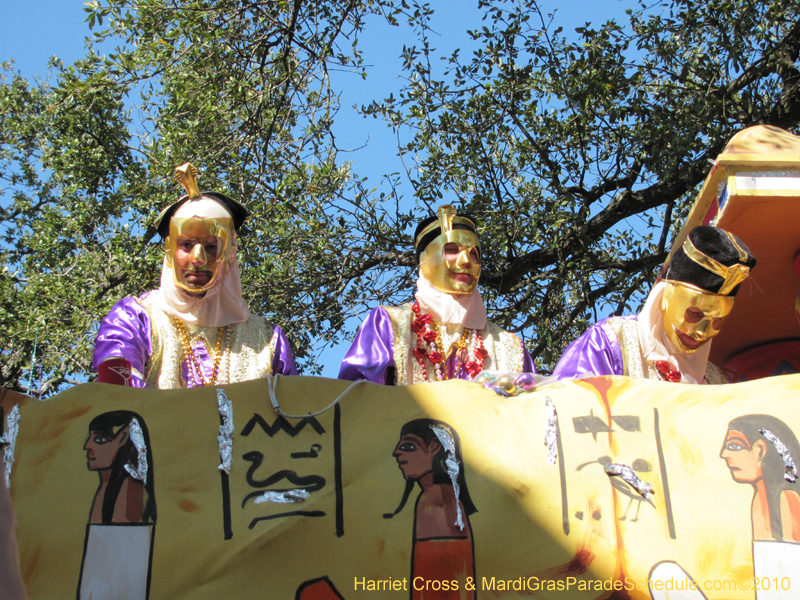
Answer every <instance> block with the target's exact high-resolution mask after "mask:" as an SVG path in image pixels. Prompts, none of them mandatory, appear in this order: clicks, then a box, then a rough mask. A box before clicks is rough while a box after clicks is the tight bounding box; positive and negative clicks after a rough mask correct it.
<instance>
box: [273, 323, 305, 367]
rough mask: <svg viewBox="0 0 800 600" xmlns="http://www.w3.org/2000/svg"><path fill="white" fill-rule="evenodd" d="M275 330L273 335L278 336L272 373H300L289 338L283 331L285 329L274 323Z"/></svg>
mask: <svg viewBox="0 0 800 600" xmlns="http://www.w3.org/2000/svg"><path fill="white" fill-rule="evenodd" d="M273 327H274V329H275V331H274V333H273V334H272V335H276V336H278V339H277V341H276V343H275V354H273V355H272V374H273V375H275V374H276V373H280V374H281V375H299V373H298V372H297V366H296V365H295V364H294V354H293V353H292V347H291V346H290V345H289V339H288V338H287V337H286V334H285V333H283V329H281V328H280V327H278V326H277V325H273Z"/></svg>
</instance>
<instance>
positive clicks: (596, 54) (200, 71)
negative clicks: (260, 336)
mask: <svg viewBox="0 0 800 600" xmlns="http://www.w3.org/2000/svg"><path fill="white" fill-rule="evenodd" d="M480 6H481V8H482V10H483V11H485V12H484V19H483V22H482V23H476V24H475V26H474V29H473V30H472V31H471V32H470V35H471V37H472V41H473V43H474V47H475V50H474V52H472V53H471V54H470V55H469V56H466V53H464V54H465V56H462V53H461V52H456V53H454V54H453V55H452V56H440V55H438V54H437V52H436V50H435V48H434V47H433V46H432V45H431V39H432V37H431V36H432V32H431V30H430V28H429V21H428V19H429V18H430V16H431V10H432V9H431V8H430V7H429V6H427V5H420V4H414V3H412V2H409V1H408V0H360V1H354V0H320V1H316V2H309V1H304V0H294V1H283V0H281V1H276V2H268V3H265V2H256V1H255V0H193V1H192V2H185V1H178V0H136V1H130V0H128V1H125V0H102V1H101V0H95V1H94V2H92V3H89V5H88V7H87V11H88V19H87V20H88V21H89V24H90V25H91V26H92V27H93V37H92V38H90V45H89V49H88V52H87V55H86V57H85V58H83V59H82V60H80V61H77V62H76V63H75V64H73V65H63V64H61V63H60V62H58V61H54V63H53V64H52V67H53V69H54V70H55V72H56V84H55V85H53V86H49V85H47V84H44V83H32V82H29V81H26V80H25V79H24V78H22V77H21V76H19V75H18V74H15V73H14V72H13V71H12V69H11V66H10V65H8V64H6V65H4V68H3V71H2V73H4V75H2V79H0V119H2V126H0V179H2V188H0V194H1V195H0V223H2V226H3V227H2V229H0V236H2V244H1V245H0V252H1V253H2V264H3V271H2V274H0V330H1V331H3V333H4V335H3V338H2V344H3V345H2V346H1V347H0V385H3V386H5V387H11V388H14V389H17V390H20V391H32V392H34V393H39V394H45V395H47V394H49V393H52V392H53V391H55V390H58V389H59V388H60V387H63V386H64V385H68V384H69V383H71V382H74V381H75V380H76V379H79V378H80V377H81V376H84V375H85V374H87V373H88V372H89V370H90V369H89V361H90V358H91V345H92V338H93V329H94V327H95V325H96V322H97V321H98V319H99V318H101V317H102V316H103V315H104V314H105V313H106V312H107V311H108V310H109V309H110V306H111V305H112V304H113V303H114V302H115V301H116V300H118V299H119V298H120V297H122V296H125V295H131V294H139V293H141V292H143V291H145V290H147V289H151V288H153V287H155V286H156V285H157V279H158V274H159V271H160V268H159V267H160V260H161V256H162V250H161V246H160V245H159V244H157V243H155V242H156V240H155V239H154V235H155V234H154V232H153V231H152V229H151V228H150V223H151V222H152V219H153V218H154V217H155V215H156V214H157V213H158V211H159V210H160V209H161V208H163V207H164V206H166V205H167V204H169V203H170V202H172V201H174V199H175V197H176V194H177V191H176V189H175V186H174V184H173V183H172V181H171V178H170V174H171V170H172V168H173V167H174V166H175V165H177V164H180V163H183V162H186V161H187V160H188V161H192V162H194V163H195V164H197V165H198V166H201V167H203V169H204V170H203V172H202V179H201V187H202V188H204V189H215V190H219V191H225V192H228V193H230V194H231V195H232V196H234V197H236V198H239V199H241V200H242V201H243V202H244V203H245V204H247V205H248V207H249V208H250V209H251V211H252V212H253V217H252V218H251V219H250V220H249V221H248V224H247V225H246V230H245V231H244V234H243V236H242V238H241V240H240V248H241V252H240V254H241V257H240V260H241V262H242V264H243V269H242V270H243V275H244V288H245V295H246V300H247V301H248V302H249V303H250V306H251V308H252V309H253V310H254V311H255V312H260V313H263V314H265V315H267V316H268V317H269V318H271V319H272V320H274V321H275V322H277V323H279V324H281V325H282V326H284V327H285V328H286V329H287V331H288V333H289V335H290V337H291V339H292V340H293V342H294V345H295V350H296V353H297V354H298V356H299V357H300V358H301V362H302V363H304V364H305V365H306V366H307V367H308V368H307V370H306V372H311V371H313V364H314V357H315V355H316V353H317V352H318V350H319V349H320V348H321V347H322V346H324V345H325V344H330V343H335V342H337V341H340V340H342V339H347V338H349V337H351V336H352V333H353V332H352V330H349V329H348V328H349V327H350V326H351V324H352V320H351V321H350V322H349V323H348V317H350V316H352V315H354V314H359V313H362V312H364V311H365V310H366V309H367V308H368V307H373V306H375V305H376V304H379V303H397V302H401V301H404V300H407V299H408V298H409V297H410V295H411V290H412V288H413V279H414V276H413V269H411V268H409V267H412V266H413V262H414V260H413V252H412V248H411V239H410V235H409V228H410V226H411V224H413V223H414V222H415V221H416V219H418V218H420V216H423V215H424V214H427V213H428V212H429V211H430V210H431V209H432V208H434V207H435V206H436V205H437V204H438V203H440V199H441V198H446V199H448V200H454V201H455V202H456V203H457V204H460V205H461V207H462V208H463V209H464V210H466V211H468V212H471V213H472V214H475V215H476V216H478V217H479V219H480V220H481V222H482V223H483V231H482V241H483V246H484V250H483V257H484V263H485V264H484V273H483V276H482V284H483V289H484V292H485V296H486V298H487V301H488V303H489V306H490V308H491V309H492V312H493V316H494V317H495V318H496V319H497V320H498V321H499V322H501V323H502V324H504V325H506V326H508V327H510V328H512V329H515V330H519V331H521V332H523V333H524V334H525V335H526V337H527V339H528V343H529V346H530V348H531V349H532V350H533V352H534V355H535V356H536V358H537V360H538V362H539V364H540V365H544V366H545V367H546V366H547V365H548V364H550V365H551V364H552V361H553V360H554V359H556V358H557V357H558V355H560V353H561V351H562V349H563V347H564V346H565V344H566V342H568V341H569V340H570V339H572V338H573V337H574V336H575V335H577V334H578V333H579V332H580V331H581V330H582V329H584V328H585V327H586V325H587V323H588V321H589V320H591V319H593V318H595V317H596V314H597V311H598V310H600V311H602V310H609V308H607V307H610V310H612V311H615V312H621V311H624V310H626V309H631V308H635V306H634V301H635V300H636V298H637V297H638V294H641V292H642V290H644V289H646V288H647V286H648V284H649V283H651V282H652V279H653V274H654V268H655V267H656V266H658V265H659V264H660V263H661V262H662V261H663V260H664V258H665V256H666V251H667V249H668V245H669V241H670V237H671V235H672V234H673V233H674V231H675V229H676V227H677V226H678V224H679V222H680V220H681V218H682V217H683V216H684V215H685V213H686V210H687V206H688V204H689V203H690V202H691V200H692V198H693V195H694V193H695V191H696V189H697V187H698V184H699V183H700V182H702V180H703V178H704V177H705V174H706V172H707V170H708V167H709V165H708V159H713V158H714V157H715V156H716V155H717V154H718V153H719V152H720V151H721V149H722V147H723V146H724V144H725V142H726V141H727V140H728V139H729V138H730V136H731V135H732V134H733V133H735V132H736V131H737V130H739V129H740V128H742V127H744V126H747V125H751V124H756V123H767V124H773V125H777V126H779V127H783V128H786V129H790V130H792V129H794V128H796V126H797V124H798V122H800V107H799V106H798V99H799V98H800V94H799V90H800V88H798V82H800V78H798V70H797V68H798V50H800V18H798V17H800V15H798V12H800V9H799V8H798V6H797V5H796V4H795V3H787V2H778V1H775V2H767V1H756V0H715V1H714V2H709V3H702V4H700V3H694V2H690V1H687V0H674V1H672V2H669V3H664V4H658V5H653V6H650V5H647V6H645V5H642V6H639V7H638V8H637V9H636V10H632V11H630V12H629V14H628V16H627V18H626V19H625V20H619V21H614V20H610V21H608V22H606V23H605V24H603V25H601V26H595V25H590V24H587V25H586V26H585V27H581V28H579V29H578V30H577V31H576V32H575V33H572V32H570V33H569V35H567V34H566V33H565V32H563V31H562V30H561V29H559V28H558V27H557V16H549V15H547V14H546V13H545V12H543V11H542V10H540V9H539V7H538V5H537V4H536V2H534V1H533V0H517V1H514V2H511V1H508V2H504V1H502V0H491V1H490V0H481V1H480ZM370 18H372V20H369V21H368V19H370ZM378 19H380V20H383V21H386V22H389V23H391V24H400V25H402V26H405V27H410V28H411V29H413V31H414V32H415V35H416V41H415V42H414V43H413V44H409V45H407V46H406V47H405V49H404V51H403V59H404V65H405V66H404V69H405V71H406V72H405V76H406V84H405V86H404V88H403V89H402V90H400V91H399V93H398V94H397V96H396V97H395V96H392V97H390V98H388V99H386V100H383V101H375V102H372V103H370V104H367V105H366V106H364V108H363V111H364V113H365V114H367V115H373V116H379V117H382V118H385V119H387V121H388V124H389V126H390V127H393V128H395V129H397V131H398V136H399V139H401V141H402V144H401V147H400V153H401V158H402V161H403V162H402V164H405V165H406V166H408V167H409V168H408V171H407V174H408V176H409V178H410V184H411V186H412V188H411V189H413V196H414V197H415V198H416V201H415V202H414V201H409V199H408V198H406V199H403V198H401V196H400V193H399V190H398V184H399V183H401V179H400V178H399V177H398V176H390V177H388V178H387V179H386V180H385V181H384V182H382V183H381V184H380V185H378V184H376V183H374V182H373V183H370V184H369V185H368V182H366V181H364V180H361V179H359V178H358V177H357V176H356V174H355V173H354V172H353V171H352V169H351V167H352V165H351V164H349V163H347V162H345V161H343V160H342V159H341V157H340V154H339V151H338V148H337V146H336V140H335V137H334V135H333V133H332V129H331V128H332V125H333V123H334V122H335V120H336V118H337V113H338V111H339V108H340V107H339V101H338V96H337V90H336V89H335V88H334V87H333V86H332V84H331V81H330V71H331V69H334V68H336V69H346V70H350V71H354V72H356V73H360V74H362V75H364V76H366V75H367V71H366V67H365V62H364V57H363V56H362V53H361V52H360V50H359V47H358V44H357V43H358V39H359V36H360V35H361V34H362V33H363V31H364V28H365V27H367V26H371V24H372V23H375V22H377V20H378ZM100 45H101V46H100ZM111 45H116V46H117V47H116V49H115V50H113V51H112V52H110V53H108V54H107V55H105V56H104V55H102V54H101V53H100V51H99V49H98V47H102V48H103V49H107V48H109V47H110V46H111ZM105 52H108V50H105ZM398 163H399V161H398ZM398 269H399V270H398ZM34 347H35V348H36V356H37V365H38V366H37V369H39V370H40V372H41V373H42V377H41V379H42V381H43V383H42V384H41V386H39V387H38V388H37V389H36V390H29V387H28V377H27V373H28V370H29V368H30V366H31V364H32V360H33V355H34ZM34 376H35V378H37V379H38V378H39V374H38V373H35V374H34Z"/></svg>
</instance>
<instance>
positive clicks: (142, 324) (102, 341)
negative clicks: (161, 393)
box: [92, 298, 298, 387]
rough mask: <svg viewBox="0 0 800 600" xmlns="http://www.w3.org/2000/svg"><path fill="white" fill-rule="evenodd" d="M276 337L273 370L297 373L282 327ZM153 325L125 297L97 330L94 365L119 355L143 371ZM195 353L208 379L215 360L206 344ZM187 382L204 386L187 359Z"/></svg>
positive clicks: (135, 379) (137, 382) (141, 384)
mask: <svg viewBox="0 0 800 600" xmlns="http://www.w3.org/2000/svg"><path fill="white" fill-rule="evenodd" d="M273 335H276V336H277V340H276V344H275V354H274V355H273V357H272V372H273V373H280V374H281V375H297V374H298V373H297V367H296V365H295V362H294V355H293V354H292V348H291V346H290V345H289V340H288V339H286V334H285V333H284V332H283V330H282V329H281V328H280V327H278V326H275V328H274V334H273ZM152 350H153V348H152V326H151V324H150V315H148V314H147V310H146V309H145V308H144V307H143V306H142V305H141V304H139V303H138V302H137V301H136V299H135V298H123V299H122V300H120V301H119V302H117V303H116V304H115V305H114V307H113V308H112V309H111V312H109V313H108V316H106V318H105V319H103V322H102V323H100V328H99V329H98V331H97V336H96V338H95V346H94V356H93V357H92V368H93V369H94V370H95V371H97V367H98V365H99V364H100V363H101V362H103V361H104V360H105V359H107V358H111V357H117V356H120V357H122V358H124V359H126V360H128V361H129V362H130V363H131V366H132V367H133V368H134V369H136V370H137V371H139V372H140V373H142V374H144V370H145V363H146V362H147V359H148V357H149V356H150V353H151V352H152ZM194 354H195V358H196V359H197V362H198V364H199V365H200V368H201V369H202V371H203V374H204V376H205V377H206V379H208V378H209V377H210V376H211V374H212V372H213V370H214V361H213V360H211V357H210V356H209V354H208V350H207V349H206V348H205V346H204V345H203V344H197V345H196V346H194ZM181 373H182V374H183V379H184V381H187V382H192V384H193V385H202V384H201V382H200V378H199V377H197V374H196V372H195V367H194V364H192V365H190V364H189V361H186V360H184V361H183V363H182V365H181ZM131 386H132V387H146V385H145V382H144V381H143V380H142V379H139V378H138V377H136V376H134V377H133V378H132V379H131Z"/></svg>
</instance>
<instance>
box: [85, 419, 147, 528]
mask: <svg viewBox="0 0 800 600" xmlns="http://www.w3.org/2000/svg"><path fill="white" fill-rule="evenodd" d="M137 446H139V447H138V448H137ZM140 448H141V449H142V451H143V452H144V457H140ZM83 449H84V450H86V464H87V467H88V468H89V470H90V471H96V472H97V473H98V475H99V476H100V486H99V487H98V489H97V493H96V494H95V498H94V502H93V503H92V511H91V515H90V518H89V522H90V523H102V524H106V525H109V524H112V523H155V521H156V500H155V493H154V485H153V479H154V477H153V456H152V452H151V449H150V436H149V433H148V431H147V426H146V425H145V423H144V420H143V419H142V417H141V416H139V415H138V414H136V413H135V412H131V411H127V410H116V411H112V412H107V413H103V414H101V415H98V416H97V417H95V418H94V419H92V421H91V423H89V437H88V438H87V440H86V443H85V444H84V446H83ZM145 457H146V460H145Z"/></svg>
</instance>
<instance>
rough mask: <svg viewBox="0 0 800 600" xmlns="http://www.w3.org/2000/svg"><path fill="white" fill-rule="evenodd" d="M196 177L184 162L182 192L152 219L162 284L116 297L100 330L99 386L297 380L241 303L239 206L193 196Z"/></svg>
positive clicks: (276, 332) (284, 351)
mask: <svg viewBox="0 0 800 600" xmlns="http://www.w3.org/2000/svg"><path fill="white" fill-rule="evenodd" d="M196 175H197V169H195V168H194V167H193V166H192V165H190V164H189V163H186V164H185V165H182V166H180V167H178V168H177V169H176V170H175V178H176V180H177V181H179V182H180V183H181V184H182V185H183V186H184V187H185V188H186V194H185V195H184V196H182V197H181V199H180V200H178V202H176V203H175V204H172V205H171V206H169V207H167V208H166V209H164V210H163V211H162V212H161V214H160V215H159V216H158V218H157V219H156V222H155V227H156V229H157V230H158V233H159V234H161V237H162V238H164V245H165V250H166V252H165V256H164V265H163V268H162V270H161V286H160V287H159V289H157V290H153V291H151V292H146V293H145V294H143V295H142V296H140V297H138V298H133V297H131V298H123V299H122V300H120V301H119V302H117V304H116V305H115V306H114V308H112V309H111V312H110V313H109V314H108V316H107V317H106V318H105V319H104V320H103V322H102V323H101V325H100V329H99V330H98V333H97V337H96V339H95V352H94V358H93V361H92V366H93V367H94V368H95V370H97V371H98V380H99V381H103V382H106V383H119V384H122V385H129V386H134V387H158V388H162V389H165V388H167V389H168V388H180V387H195V386H198V385H216V384H223V383H233V382H237V381H245V380H248V379H257V378H260V377H264V376H266V375H271V374H274V373H281V374H283V375H296V374H297V369H296V368H295V364H294V357H293V356H292V350H291V347H290V345H289V342H288V340H287V339H286V336H285V335H284V334H283V331H282V330H281V328H280V327H276V326H273V325H270V324H269V323H267V322H266V321H265V320H264V319H263V317H260V316H258V315H253V314H251V313H250V309H249V308H248V306H247V304H246V303H245V302H244V300H243V299H242V283H241V278H240V275H239V264H238V262H237V260H236V240H237V235H238V230H239V228H240V227H241V225H242V223H243V222H244V220H245V218H246V217H247V215H248V211H247V209H246V208H245V207H244V206H242V205H241V204H239V203H238V202H236V201H235V200H233V199H232V198H229V197H228V196H226V195H225V194H221V193H219V192H202V193H201V192H200V191H199V189H198V188H197V183H196V180H195V178H196Z"/></svg>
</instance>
